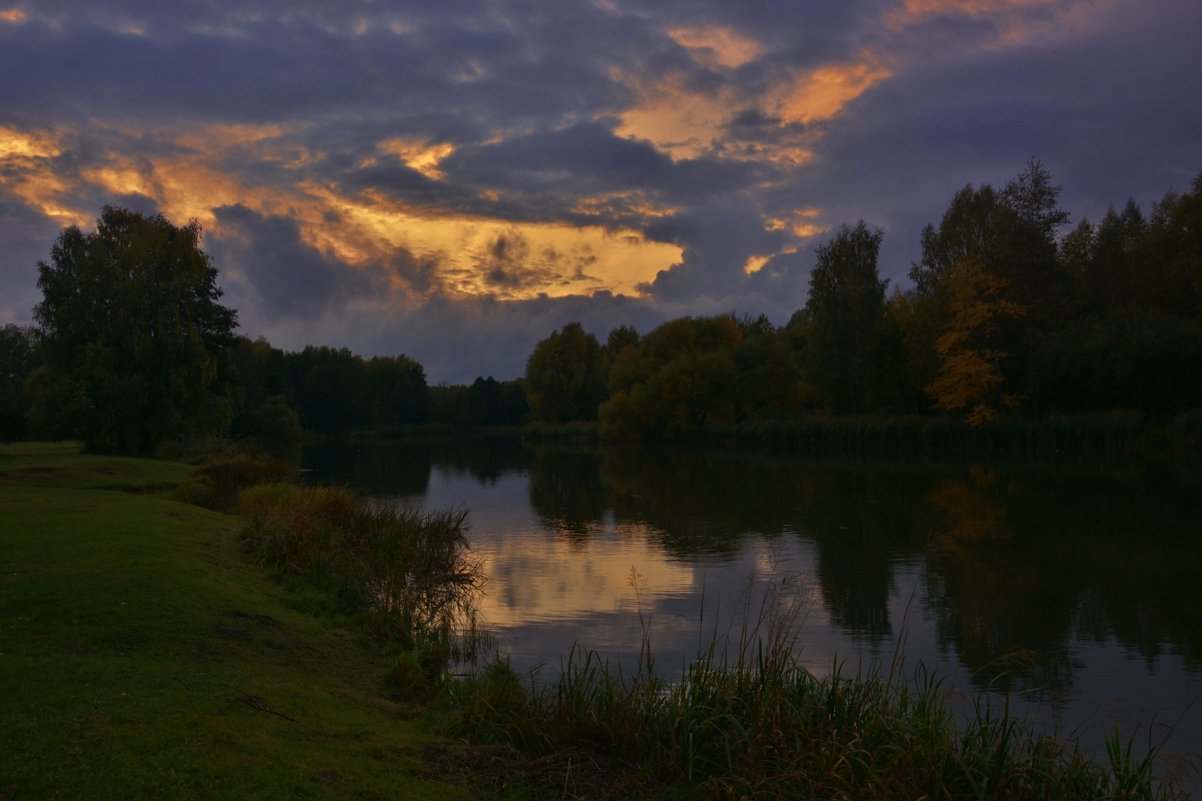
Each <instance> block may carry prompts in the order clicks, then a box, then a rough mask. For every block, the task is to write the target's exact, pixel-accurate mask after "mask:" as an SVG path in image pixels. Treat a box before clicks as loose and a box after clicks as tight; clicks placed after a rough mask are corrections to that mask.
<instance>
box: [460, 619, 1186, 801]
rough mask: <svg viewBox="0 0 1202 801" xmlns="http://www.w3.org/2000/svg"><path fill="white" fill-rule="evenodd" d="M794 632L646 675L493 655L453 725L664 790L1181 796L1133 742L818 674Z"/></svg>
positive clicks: (773, 623) (763, 627)
mask: <svg viewBox="0 0 1202 801" xmlns="http://www.w3.org/2000/svg"><path fill="white" fill-rule="evenodd" d="M795 631H796V629H795V628H792V627H790V626H789V625H788V622H787V621H785V623H784V624H782V623H781V622H780V621H779V619H777V618H775V617H774V615H761V616H760V617H759V618H758V619H756V620H754V621H753V622H752V623H750V624H749V625H747V626H745V627H744V628H743V631H742V632H741V635H740V637H739V638H738V639H737V641H736V642H735V643H734V644H733V645H729V646H728V645H727V644H725V643H723V642H721V641H720V640H719V639H718V638H717V637H714V638H712V639H711V641H710V643H709V645H708V647H707V648H706V649H705V650H704V651H703V653H702V654H701V655H700V657H699V658H698V659H697V660H696V661H695V662H693V663H692V664H691V665H689V666H688V667H687V668H686V669H685V671H684V673H683V675H682V676H681V677H680V679H679V680H678V681H675V682H668V681H665V680H664V679H662V678H660V677H657V676H656V675H655V673H654V672H653V660H652V658H651V655H650V651H649V649H648V648H644V660H643V664H642V665H641V667H640V669H639V670H638V671H637V672H636V673H635V674H634V675H632V676H629V677H624V676H622V675H621V673H620V671H614V670H612V669H611V668H610V666H609V665H608V664H607V663H606V662H605V661H604V660H603V659H602V658H601V657H600V656H599V655H598V654H596V653H594V652H591V651H587V650H584V649H580V648H574V649H573V650H572V651H571V653H570V654H569V656H568V658H567V662H566V664H565V665H564V667H563V670H562V671H561V673H560V675H559V677H558V678H556V679H554V680H552V681H550V682H549V683H546V684H539V683H538V682H537V681H535V680H533V679H531V680H530V681H527V682H522V681H521V680H520V679H519V677H517V676H516V675H513V673H512V670H509V675H508V676H506V675H505V672H506V670H508V667H507V665H504V664H496V663H494V664H492V665H491V666H490V667H489V671H490V672H489V674H487V675H486V676H485V677H484V678H476V679H473V680H472V681H473V682H475V683H469V684H465V685H463V686H461V687H460V688H459V689H458V690H457V692H458V702H459V714H460V728H459V734H461V735H466V736H471V735H472V733H473V732H481V731H484V732H488V733H489V738H490V741H493V742H495V741H497V740H500V739H504V738H506V737H507V738H508V740H505V741H506V742H509V744H511V745H512V746H514V747H515V748H518V749H521V750H523V751H524V752H525V753H526V754H527V755H528V756H530V757H532V758H533V757H541V758H545V757H546V756H547V755H548V754H550V753H553V752H555V751H565V750H566V751H573V752H580V751H584V752H587V753H594V754H598V755H599V756H600V758H602V759H604V760H607V761H608V762H609V763H612V764H624V765H629V766H631V768H630V770H632V771H634V772H636V773H637V774H638V775H641V776H645V777H649V778H650V779H653V780H654V781H655V782H656V783H657V785H656V786H658V787H659V788H660V789H659V790H658V791H653V792H652V793H651V794H652V795H656V794H661V795H663V796H664V797H667V796H669V795H677V796H680V797H708V798H719V799H799V798H800V799H804V798H885V799H893V798H899V799H920V798H927V799H961V798H973V799H1051V798H1056V799H1111V798H1113V799H1120V798H1121V799H1170V798H1184V795H1182V794H1180V793H1178V792H1176V791H1175V789H1174V788H1173V787H1172V786H1170V785H1166V784H1162V783H1159V782H1158V781H1157V780H1156V778H1155V774H1154V764H1155V757H1156V749H1155V748H1140V747H1137V739H1136V738H1135V737H1134V736H1133V737H1131V738H1130V739H1126V740H1124V739H1122V738H1121V737H1119V736H1118V735H1117V734H1114V735H1112V736H1111V738H1110V739H1109V740H1108V751H1107V756H1106V758H1105V759H1104V760H1102V761H1099V760H1096V759H1091V758H1090V757H1088V756H1087V755H1085V754H1083V753H1082V752H1081V750H1080V749H1078V747H1077V746H1076V745H1075V744H1074V743H1073V742H1064V741H1062V740H1059V739H1056V738H1054V737H1051V736H1046V735H1043V734H1040V733H1039V732H1037V731H1036V730H1035V729H1034V727H1033V726H1032V725H1031V724H1029V723H1028V722H1027V721H1026V720H1025V719H1023V718H1020V717H1017V716H1015V715H1013V714H1012V713H1011V711H1010V709H1009V703H1008V701H1003V702H1001V703H998V702H997V701H996V699H995V700H990V699H988V698H984V697H983V698H981V699H979V700H977V701H976V702H975V704H972V705H969V706H968V707H967V708H965V705H964V704H962V703H959V701H958V699H960V698H961V697H960V696H958V695H957V694H954V693H952V692H950V691H948V690H946V689H945V688H944V687H943V686H941V684H940V682H939V681H937V680H936V679H935V678H933V677H932V676H931V675H930V674H929V673H927V672H926V671H925V670H923V669H922V668H921V667H920V668H919V669H918V670H916V671H915V672H914V673H913V675H910V676H903V675H901V671H900V667H899V663H898V661H897V660H895V661H894V662H893V663H892V664H891V665H890V666H889V667H888V670H887V671H884V672H882V670H881V669H874V670H870V671H868V672H867V673H864V674H857V675H850V674H848V673H846V672H845V671H844V670H843V669H842V667H841V666H840V665H838V664H836V665H834V666H833V668H832V670H831V671H830V673H829V674H828V675H826V676H821V677H819V676H815V675H814V674H812V673H811V672H810V671H809V670H807V669H806V668H805V667H804V666H803V665H802V664H801V662H800V661H799V659H798V658H797V651H796V648H795V647H794V642H793V636H792V635H793V633H795ZM499 687H505V688H506V692H507V693H508V695H507V696H506V697H505V699H504V702H503V703H502V702H500V701H498V700H496V699H497V698H498V695H499V691H498V688H499ZM480 688H488V691H489V692H490V693H491V695H490V696H489V697H490V699H492V700H489V701H487V702H484V701H481V700H480V698H479V697H478V693H479V692H480ZM517 688H525V689H526V692H525V693H524V694H522V695H516V694H515V693H516V689H517ZM494 713H495V714H494Z"/></svg>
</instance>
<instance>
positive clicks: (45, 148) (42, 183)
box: [0, 126, 89, 225]
mask: <svg viewBox="0 0 1202 801" xmlns="http://www.w3.org/2000/svg"><path fill="white" fill-rule="evenodd" d="M62 152H63V147H62V144H61V142H60V138H59V136H57V135H56V134H53V133H50V132H48V131H21V130H17V129H16V128H9V127H7V126H0V168H2V169H0V188H3V189H4V190H5V191H7V192H8V193H9V194H11V195H13V196H15V197H17V198H19V199H20V200H21V201H22V202H24V203H25V204H26V205H28V206H29V207H30V208H34V209H37V210H38V211H39V212H41V213H42V214H44V215H46V216H47V217H50V218H51V219H54V220H57V221H59V222H60V223H62V224H63V225H82V224H86V223H87V221H88V219H89V218H88V216H87V214H85V213H84V212H81V211H80V210H79V209H76V208H73V207H72V206H71V204H70V200H69V198H70V196H71V194H72V189H73V188H74V187H73V186H72V184H71V183H70V182H69V181H68V180H66V179H65V178H63V177H61V176H60V175H58V174H57V172H56V171H55V165H54V159H55V158H56V157H58V156H59V155H61V154H62Z"/></svg>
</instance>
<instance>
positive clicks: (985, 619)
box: [306, 439, 1202, 698]
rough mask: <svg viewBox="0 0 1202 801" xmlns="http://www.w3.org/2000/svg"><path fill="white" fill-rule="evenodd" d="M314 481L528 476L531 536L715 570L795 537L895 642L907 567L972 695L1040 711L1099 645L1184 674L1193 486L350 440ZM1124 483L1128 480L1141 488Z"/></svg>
mask: <svg viewBox="0 0 1202 801" xmlns="http://www.w3.org/2000/svg"><path fill="white" fill-rule="evenodd" d="M306 466H309V467H313V468H315V471H316V474H317V477H318V480H333V481H337V482H344V483H350V484H352V485H353V486H355V487H357V488H360V489H366V490H368V491H371V492H377V493H379V494H408V495H420V494H422V493H423V492H425V490H426V487H427V484H428V482H429V474H430V471H431V466H433V467H434V469H438V470H441V471H449V472H453V473H455V474H459V475H463V476H471V477H472V478H473V479H474V480H476V481H478V482H480V483H483V484H489V483H493V482H495V481H496V480H497V479H498V478H499V477H500V476H502V475H505V474H507V473H512V472H514V471H520V470H527V471H528V474H529V488H528V491H529V500H530V503H531V506H532V507H533V509H534V511H535V512H536V514H537V515H538V516H539V518H540V519H541V520H542V522H543V523H544V524H546V525H547V526H549V527H551V528H553V529H554V530H556V531H559V532H562V533H563V534H564V535H566V536H569V537H571V538H573V539H576V540H587V539H590V538H592V537H593V536H595V535H596V534H597V533H598V532H599V531H602V530H603V529H604V528H605V527H606V526H607V524H608V522H609V521H610V520H612V522H613V523H614V524H616V526H617V527H618V528H619V529H622V528H623V527H624V526H626V525H627V524H629V526H630V527H631V528H637V529H639V530H642V531H646V532H647V533H648V535H649V536H650V537H652V538H653V540H654V541H655V542H657V543H658V545H659V546H660V547H662V548H663V549H664V551H665V552H666V553H667V554H668V555H669V556H671V557H673V558H679V559H692V558H695V557H696V556H697V555H699V554H708V555H716V556H718V557H724V556H729V557H734V556H736V555H738V554H740V553H741V552H742V551H743V549H744V548H745V546H746V545H747V544H748V543H749V542H754V541H763V540H772V539H775V538H781V537H784V536H786V535H787V534H789V533H795V534H796V536H798V537H800V538H801V539H802V540H804V541H806V542H808V543H812V544H813V546H814V549H815V552H816V563H815V566H814V568H813V574H814V575H813V578H814V579H815V580H816V582H817V584H818V587H819V589H820V592H821V597H822V601H823V603H825V605H826V606H827V608H828V609H829V611H830V614H831V617H832V619H833V621H834V622H835V624H837V625H838V626H840V627H842V628H843V629H844V630H846V631H847V632H848V633H850V634H851V635H852V636H854V637H861V638H865V639H868V640H869V641H872V642H884V641H888V640H889V639H891V638H893V637H896V636H898V632H897V628H898V621H895V620H892V619H891V618H890V601H891V599H892V598H894V596H895V595H896V589H895V586H894V579H895V573H894V566H895V565H897V564H899V563H902V562H904V563H907V564H914V563H915V562H923V563H925V565H926V570H925V573H924V575H925V585H924V586H925V590H926V595H927V597H926V600H925V610H926V613H927V614H928V615H929V616H930V617H931V618H932V620H933V623H934V625H935V630H936V635H937V640H938V644H939V647H940V648H942V649H945V650H948V651H951V652H954V653H955V654H956V655H957V656H958V658H959V660H960V661H961V662H962V663H963V664H964V665H965V666H966V668H968V669H969V670H970V671H972V672H973V674H974V677H975V680H976V681H977V682H978V686H979V687H990V688H993V689H999V690H1007V689H1011V690H1030V691H1032V692H1035V693H1036V694H1038V695H1041V696H1042V697H1044V698H1055V697H1057V696H1059V695H1060V694H1062V693H1065V692H1067V691H1068V690H1069V688H1071V686H1072V683H1073V680H1074V676H1075V675H1076V674H1077V672H1078V671H1079V670H1080V666H1079V665H1075V664H1074V663H1073V662H1072V661H1071V659H1070V658H1069V656H1068V655H1067V654H1068V653H1069V652H1070V651H1071V649H1072V646H1073V641H1074V640H1077V641H1084V642H1098V643H1104V642H1106V641H1109V640H1114V641H1117V642H1118V643H1119V644H1121V645H1122V646H1123V647H1125V648H1127V649H1129V650H1131V651H1134V652H1136V653H1139V654H1141V655H1143V656H1144V657H1145V658H1147V659H1149V660H1154V659H1157V658H1159V657H1161V656H1163V655H1164V654H1166V653H1173V654H1180V655H1181V656H1182V657H1183V658H1184V659H1185V660H1186V662H1187V664H1188V665H1189V666H1190V667H1191V669H1194V670H1198V669H1200V668H1202V604H1200V603H1199V602H1198V600H1197V597H1196V586H1197V576H1198V575H1202V541H1199V538H1198V536H1197V534H1198V520H1199V519H1202V515H1200V514H1199V512H1200V511H1202V509H1200V507H1202V492H1199V480H1200V478H1202V477H1200V476H1198V475H1193V476H1188V475H1187V476H1185V477H1182V476H1179V475H1172V474H1165V473H1163V472H1147V473H1146V474H1145V473H1141V469H1140V468H1138V467H1132V466H1130V465H1125V466H1122V467H1120V468H1117V469H1116V468H1107V467H1100V466H1097V465H1091V466H1087V467H1076V466H1070V467H1065V466H1063V465H1060V466H1055V467H1036V468H1030V467H1027V468H1021V469H1020V468H1015V467H1014V466H1006V467H1002V468H997V469H995V470H983V469H979V468H975V469H968V470H963V471H956V472H954V473H953V472H950V471H949V470H942V471H934V470H932V469H930V468H929V467H926V466H922V465H882V464H878V463H856V462H849V463H841V464H832V463H830V462H822V463H812V462H804V461H800V460H796V459H787V458H780V459H775V458H772V457H765V456H761V455H747V454H739V455H732V454H722V453H717V452H714V451H700V450H698V451H688V450H683V449H678V450H671V449H656V450H651V451H618V450H602V451H582V452H581V451H577V452H572V451H564V450H558V451H556V450H548V449H538V450H535V451H528V450H524V449H522V448H521V447H519V446H518V444H517V443H516V442H514V441H513V440H501V439H496V440H471V441H466V442H458V443H416V444H405V445H399V444H390V443H383V444H374V445H373V444H357V443H356V444H350V445H344V446H339V447H333V446H323V448H322V449H319V450H318V451H317V452H315V453H306ZM1141 476H1143V478H1142V479H1141Z"/></svg>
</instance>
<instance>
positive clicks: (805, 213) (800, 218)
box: [764, 207, 828, 239]
mask: <svg viewBox="0 0 1202 801" xmlns="http://www.w3.org/2000/svg"><path fill="white" fill-rule="evenodd" d="M821 216H822V210H821V209H817V208H813V207H811V208H805V209H798V210H797V211H794V212H793V213H792V214H790V215H788V216H787V217H771V218H769V219H768V220H767V221H766V223H765V226H764V227H765V228H767V229H768V230H769V231H784V230H788V231H789V233H791V234H793V235H794V236H796V237H800V238H802V239H806V238H809V237H811V236H817V235H818V234H821V233H824V232H826V231H827V230H828V226H825V225H822V224H821V223H819V222H818V218H819V217H821Z"/></svg>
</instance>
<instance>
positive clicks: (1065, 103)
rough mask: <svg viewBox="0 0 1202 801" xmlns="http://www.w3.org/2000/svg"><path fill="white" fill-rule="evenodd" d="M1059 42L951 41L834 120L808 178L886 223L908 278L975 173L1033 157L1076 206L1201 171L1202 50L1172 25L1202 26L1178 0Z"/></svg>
mask: <svg viewBox="0 0 1202 801" xmlns="http://www.w3.org/2000/svg"><path fill="white" fill-rule="evenodd" d="M1160 10H1161V11H1162V12H1163V13H1161V14H1156V15H1148V14H1145V13H1144V12H1143V11H1141V10H1140V9H1138V8H1135V7H1131V8H1129V9H1126V10H1123V11H1121V12H1115V13H1116V14H1118V17H1117V18H1116V19H1114V20H1112V22H1113V24H1112V26H1108V27H1106V28H1104V29H1102V30H1101V31H1100V32H1099V33H1097V34H1090V35H1086V36H1083V37H1081V38H1079V39H1075V40H1071V41H1066V42H1061V43H1057V46H1056V47H1041V46H1035V45H1029V46H1022V47H1016V48H998V49H991V50H986V51H981V52H976V53H973V54H970V55H964V54H958V55H957V54H950V53H948V54H944V55H942V56H934V57H932V58H931V59H929V60H928V61H927V63H924V64H921V65H917V66H915V67H913V68H911V69H909V70H907V71H906V72H904V73H901V74H899V75H897V76H896V77H895V78H893V79H891V80H890V81H888V82H886V83H885V84H883V85H882V86H881V87H880V88H879V89H878V90H877V91H874V92H873V93H872V94H871V95H870V96H869V97H868V98H866V99H865V100H864V102H863V103H861V104H860V106H859V107H858V108H857V113H856V114H854V115H849V116H847V117H843V118H840V119H837V120H835V121H834V122H833V123H832V124H831V126H830V129H829V131H828V135H827V137H826V138H825V139H824V140H823V144H822V147H821V151H820V153H821V158H820V159H819V160H818V162H817V163H816V164H814V165H812V166H811V167H809V168H807V169H805V170H804V171H803V174H802V176H803V177H802V180H801V181H800V182H799V184H798V186H799V188H801V190H802V194H801V197H802V198H803V199H804V202H805V203H814V204H821V205H823V207H824V211H825V212H826V216H827V217H828V219H829V220H830V222H831V223H833V224H837V223H839V222H849V223H852V222H854V221H855V220H856V219H858V218H861V217H863V218H865V219H867V220H868V221H869V222H870V223H872V224H877V225H883V226H885V228H886V236H885V242H884V244H883V247H882V256H881V270H882V273H883V274H884V275H886V276H887V277H891V278H893V279H895V281H898V280H900V281H902V282H903V283H904V282H905V277H904V276H905V273H906V271H907V270H908V269H909V265H910V262H911V261H912V260H914V259H916V258H917V257H918V242H919V232H920V231H921V228H922V226H923V225H925V224H926V223H928V222H934V223H936V224H937V223H938V222H939V219H940V218H941V217H942V214H943V212H944V211H945V210H946V208H947V204H948V203H949V202H950V200H951V197H952V195H953V194H954V193H955V192H956V191H957V190H958V189H959V188H961V187H962V186H964V185H965V184H967V183H972V184H979V183H992V184H994V185H999V186H1000V185H1003V184H1004V183H1005V182H1006V181H1008V180H1009V179H1010V178H1013V177H1014V176H1016V175H1017V174H1018V173H1019V172H1020V171H1021V170H1022V169H1023V167H1024V166H1025V164H1026V162H1027V160H1028V159H1030V158H1037V159H1039V160H1041V161H1042V162H1043V163H1044V164H1045V165H1046V166H1047V167H1048V168H1049V169H1050V170H1051V171H1052V173H1053V175H1054V177H1055V178H1056V180H1057V182H1058V183H1059V184H1061V185H1062V186H1063V189H1064V191H1063V194H1062V196H1061V203H1062V206H1063V207H1064V208H1065V209H1067V210H1068V211H1069V212H1070V213H1071V214H1072V215H1073V217H1074V219H1079V218H1080V217H1081V216H1090V217H1092V218H1093V219H1095V220H1096V219H1097V215H1098V214H1099V213H1100V211H1101V210H1104V208H1105V205H1106V204H1107V203H1111V202H1113V203H1116V204H1121V203H1123V202H1124V201H1125V200H1126V197H1127V195H1128V194H1133V195H1135V196H1136V197H1137V198H1139V199H1140V201H1141V202H1143V203H1145V204H1147V203H1149V202H1151V201H1152V200H1154V199H1155V198H1158V197H1160V196H1161V195H1162V194H1163V193H1164V192H1165V190H1167V189H1169V188H1170V187H1172V186H1176V187H1178V188H1184V187H1185V186H1186V185H1187V183H1188V180H1189V178H1190V177H1192V175H1194V174H1197V171H1198V170H1202V89H1200V88H1199V85H1198V84H1197V83H1193V84H1191V85H1188V86H1187V85H1185V83H1184V82H1188V81H1190V78H1189V77H1188V76H1191V75H1197V74H1199V73H1200V72H1202V54H1200V51H1199V50H1198V48H1197V47H1195V46H1194V44H1193V43H1192V42H1191V41H1187V38H1186V37H1181V36H1176V35H1174V31H1178V30H1184V29H1195V30H1198V29H1202V6H1198V5H1197V4H1193V3H1187V2H1180V1H1176V0H1175V2H1171V3H1167V4H1165V5H1163V6H1161V7H1160Z"/></svg>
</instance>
